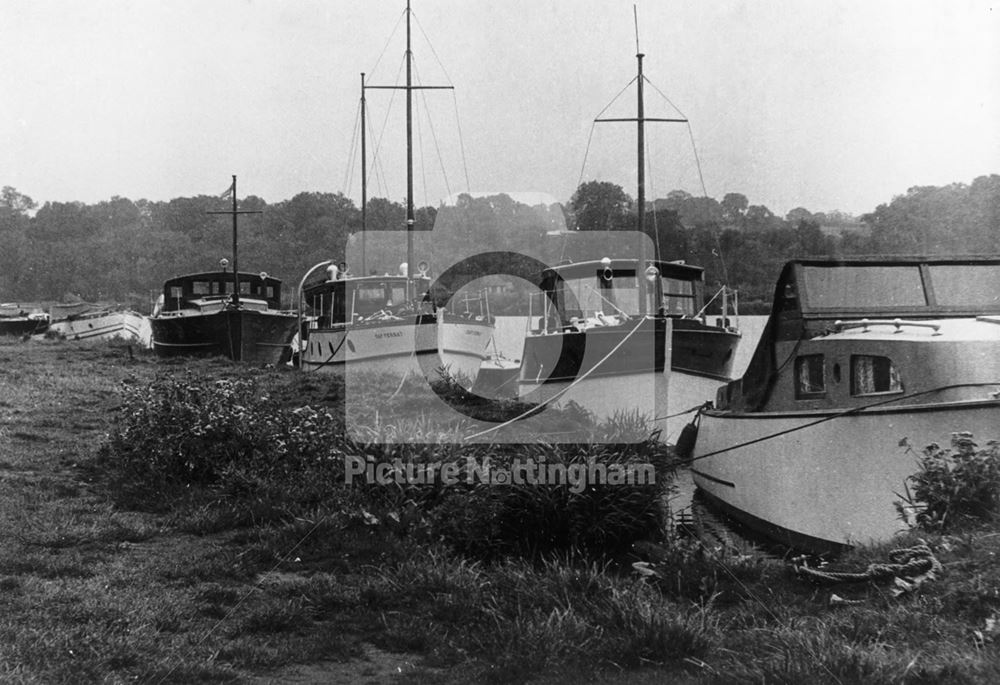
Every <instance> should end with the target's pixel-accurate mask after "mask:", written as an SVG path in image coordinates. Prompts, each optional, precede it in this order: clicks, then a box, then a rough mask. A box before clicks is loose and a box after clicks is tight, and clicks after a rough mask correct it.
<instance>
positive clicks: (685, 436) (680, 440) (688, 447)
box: [674, 411, 701, 461]
mask: <svg viewBox="0 0 1000 685" xmlns="http://www.w3.org/2000/svg"><path fill="white" fill-rule="evenodd" d="M700 420H701V411H699V412H698V413H697V414H695V415H694V418H693V419H691V423H689V424H687V425H686V426H684V428H682V429H681V434H680V435H679V436H677V442H676V443H674V454H675V455H676V456H677V457H678V458H679V459H680V460H681V461H688V460H689V459H690V458H691V455H692V454H694V445H695V443H696V442H697V440H698V424H699V422H700Z"/></svg>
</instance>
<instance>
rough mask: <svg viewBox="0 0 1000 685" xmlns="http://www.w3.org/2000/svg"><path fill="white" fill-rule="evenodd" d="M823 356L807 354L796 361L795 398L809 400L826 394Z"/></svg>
mask: <svg viewBox="0 0 1000 685" xmlns="http://www.w3.org/2000/svg"><path fill="white" fill-rule="evenodd" d="M824 367H825V365H824V363H823V355H821V354H807V355H804V356H802V357H797V358H796V359H795V396H796V397H797V398H799V399H809V398H811V397H816V396H817V395H823V394H824V393H826V375H825V372H824Z"/></svg>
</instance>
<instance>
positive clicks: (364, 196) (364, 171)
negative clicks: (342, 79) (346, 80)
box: [361, 71, 368, 276]
mask: <svg viewBox="0 0 1000 685" xmlns="http://www.w3.org/2000/svg"><path fill="white" fill-rule="evenodd" d="M366 116H367V115H366V114H365V72H363V71H362V72H361V275H362V276H365V275H367V273H368V269H367V268H366V266H365V260H366V255H365V231H367V230H368V153H367V151H366V148H365V124H366V122H367V120H366Z"/></svg>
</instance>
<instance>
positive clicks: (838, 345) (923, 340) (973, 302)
mask: <svg viewBox="0 0 1000 685" xmlns="http://www.w3.org/2000/svg"><path fill="white" fill-rule="evenodd" d="M998 344H1000V258H988V257H967V258H946V257H939V258H919V257H913V258H892V259H888V258H884V257H881V258H871V259H865V258H851V259H848V260H841V261H837V260H797V261H793V262H789V263H788V264H786V265H785V267H784V269H783V270H782V272H781V276H780V277H779V279H778V283H777V287H776V288H775V294H774V304H773V306H772V310H771V314H770V317H769V319H768V322H767V325H766V326H765V328H764V332H763V333H762V335H761V338H760V340H759V342H758V344H757V348H756V350H755V351H754V355H753V357H752V358H751V360H750V364H749V365H748V367H747V370H746V373H745V374H744V376H743V378H742V379H740V380H737V381H734V382H732V383H730V384H729V385H728V386H726V387H723V388H721V389H720V390H719V393H718V396H717V399H716V403H715V404H716V408H717V409H729V410H732V411H737V412H761V411H809V410H829V409H849V408H852V407H862V406H866V405H870V404H872V403H873V402H878V401H879V400H881V399H886V400H892V399H893V398H894V397H898V398H899V400H900V401H901V402H907V401H908V398H909V397H910V396H913V395H915V394H919V393H923V392H926V391H929V390H930V389H933V388H945V387H950V386H957V385H961V384H962V383H963V382H965V381H969V382H970V384H971V382H972V380H981V379H983V378H984V377H991V378H993V379H995V380H998V381H1000V355H997V354H996V352H995V350H996V349H997V345H998ZM992 367H996V368H995V369H993V371H992V372H991V368H992ZM991 373H992V375H991ZM956 393H957V394H956ZM946 394H947V393H945V394H940V393H939V394H938V395H937V396H936V397H935V398H934V399H935V400H936V401H945V400H947V397H946V396H945V395H946ZM952 394H953V395H955V396H954V397H953V399H959V395H961V393H959V392H958V391H957V390H956V391H955V392H953V393H952ZM924 399H925V400H926V399H928V398H927V397H924Z"/></svg>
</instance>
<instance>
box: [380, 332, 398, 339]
mask: <svg viewBox="0 0 1000 685" xmlns="http://www.w3.org/2000/svg"><path fill="white" fill-rule="evenodd" d="M402 337H403V332H402V331H385V332H384V333H376V334H375V339H376V340H381V339H382V338H402Z"/></svg>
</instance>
